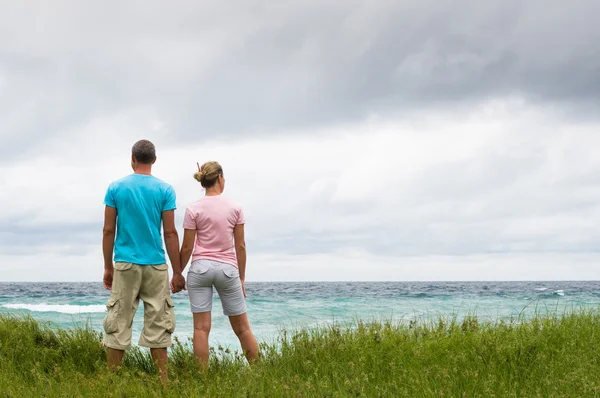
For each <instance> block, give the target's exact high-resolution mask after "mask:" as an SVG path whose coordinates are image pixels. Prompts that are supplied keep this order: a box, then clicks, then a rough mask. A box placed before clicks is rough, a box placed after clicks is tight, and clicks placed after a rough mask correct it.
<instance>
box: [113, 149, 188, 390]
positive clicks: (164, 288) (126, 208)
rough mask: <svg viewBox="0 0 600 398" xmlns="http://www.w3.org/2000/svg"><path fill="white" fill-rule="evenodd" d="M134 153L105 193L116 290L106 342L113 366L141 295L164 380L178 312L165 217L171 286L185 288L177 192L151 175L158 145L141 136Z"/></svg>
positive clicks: (148, 341) (147, 341)
mask: <svg viewBox="0 0 600 398" xmlns="http://www.w3.org/2000/svg"><path fill="white" fill-rule="evenodd" d="M131 152H132V153H131V167H132V169H133V174H130V175H128V176H127V177H124V178H122V179H120V180H117V181H115V182H113V183H112V184H110V186H109V187H108V190H107V192H106V196H105V198H104V204H105V205H106V208H105V214H104V230H103V239H102V251H103V254H104V287H105V288H106V289H109V290H111V294H110V298H109V300H108V304H107V309H108V313H107V314H106V317H105V318H104V322H103V326H104V331H105V335H104V345H105V346H107V347H108V354H107V357H108V358H107V359H108V365H109V367H111V368H113V369H114V368H116V367H117V366H118V365H119V364H120V363H121V360H122V359H123V355H124V354H125V350H127V349H128V348H129V347H130V346H131V334H132V333H131V326H132V323H133V317H134V316H135V312H136V310H137V307H138V304H139V300H140V299H142V301H143V302H144V328H143V329H142V333H141V336H140V340H139V345H140V346H144V347H150V352H151V354H152V358H153V360H154V362H155V363H156V364H157V365H158V368H159V372H160V377H161V380H162V381H163V382H165V381H167V380H168V367H167V347H170V346H171V345H172V343H171V334H172V333H173V331H174V329H175V313H174V311H173V301H172V299H171V294H170V292H169V276H168V267H167V264H166V261H165V252H164V249H163V244H162V240H161V231H160V227H161V221H162V225H163V230H164V241H165V247H166V249H167V253H168V255H169V259H170V261H171V266H172V268H173V279H172V280H171V289H172V290H173V293H176V292H178V291H180V290H181V289H185V280H184V278H183V276H182V274H181V266H180V263H179V237H178V235H177V229H176V228H175V208H176V205H175V191H174V190H173V187H171V185H169V184H167V183H166V182H163V181H161V180H159V179H158V178H156V177H154V176H152V165H153V164H154V162H155V161H156V150H155V148H154V144H152V143H151V142H150V141H148V140H140V141H138V142H136V143H135V144H134V145H133V148H132V150H131ZM115 236H116V239H115ZM113 249H114V265H113Z"/></svg>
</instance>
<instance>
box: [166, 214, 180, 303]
mask: <svg viewBox="0 0 600 398" xmlns="http://www.w3.org/2000/svg"><path fill="white" fill-rule="evenodd" d="M162 220H163V233H164V236H165V248H166V249H167V254H168V255H169V260H170V261H171V267H172V268H173V280H172V281H171V288H172V289H173V292H174V293H175V292H178V291H179V290H181V289H185V280H184V279H183V275H181V264H180V262H179V235H178V234H177V228H175V210H167V211H163V213H162Z"/></svg>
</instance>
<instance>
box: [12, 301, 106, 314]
mask: <svg viewBox="0 0 600 398" xmlns="http://www.w3.org/2000/svg"><path fill="white" fill-rule="evenodd" d="M2 307H4V308H10V309H13V310H28V311H31V312H60V313H63V314H86V313H92V312H105V311H106V306H105V305H103V304H93V305H71V304H23V303H11V304H3V305H2Z"/></svg>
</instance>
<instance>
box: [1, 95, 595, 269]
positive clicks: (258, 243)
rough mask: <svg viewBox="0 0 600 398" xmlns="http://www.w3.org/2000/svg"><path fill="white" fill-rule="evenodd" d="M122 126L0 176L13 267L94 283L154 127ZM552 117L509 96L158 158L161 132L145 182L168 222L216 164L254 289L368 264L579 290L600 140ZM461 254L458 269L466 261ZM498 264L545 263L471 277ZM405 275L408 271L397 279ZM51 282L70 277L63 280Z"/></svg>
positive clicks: (124, 121) (95, 130)
mask: <svg viewBox="0 0 600 398" xmlns="http://www.w3.org/2000/svg"><path fill="white" fill-rule="evenodd" d="M133 115H137V116H131V115H130V116H129V117H123V116H120V115H118V116H115V117H113V118H110V119H104V120H96V121H93V122H92V123H90V124H89V126H88V127H87V128H86V129H85V130H84V131H82V132H81V134H80V135H78V136H77V138H75V139H74V141H70V142H64V143H61V144H55V146H54V147H53V150H52V151H49V152H48V153H46V154H45V155H44V157H40V158H35V159H28V160H27V161H22V162H19V163H15V164H13V165H10V166H8V165H6V166H4V167H2V168H1V169H0V171H1V173H2V175H3V176H4V181H5V185H4V187H3V190H2V192H1V193H0V205H1V206H2V208H3V209H5V210H4V212H3V214H2V219H3V220H5V222H8V221H10V224H9V223H7V227H6V228H4V231H3V236H5V238H4V241H5V242H8V243H7V244H6V245H10V246H13V247H12V249H11V250H12V251H15V250H17V249H18V250H19V253H21V254H22V251H23V248H22V247H21V245H17V246H19V247H18V248H15V247H14V246H15V242H18V241H19V240H22V239H26V236H27V234H28V233H27V231H28V230H31V231H32V233H34V234H35V233H37V234H38V235H36V236H38V241H33V242H29V243H28V244H27V246H26V247H27V248H28V250H29V251H30V253H31V257H27V256H23V257H22V258H21V261H20V262H21V264H23V263H24V262H27V261H29V260H27V259H28V258H31V259H35V258H39V257H40V256H43V257H44V258H45V259H46V260H45V261H46V262H47V263H48V264H51V263H53V261H54V260H50V259H52V258H56V260H55V261H56V262H57V263H58V262H60V263H61V264H65V263H69V262H71V261H76V260H75V259H77V258H80V256H81V255H82V253H83V254H85V256H86V257H85V261H83V263H82V264H81V266H80V269H79V271H78V272H79V273H78V275H80V276H82V277H84V276H86V277H91V276H92V275H93V272H92V270H93V269H94V267H97V266H98V265H97V264H101V257H100V256H101V253H100V230H101V222H102V211H103V205H102V199H103V195H104V192H105V189H106V187H107V185H108V183H109V182H110V181H111V180H114V179H116V178H119V177H121V176H123V175H125V174H128V173H130V169H129V156H130V155H129V153H130V152H129V151H130V147H131V144H132V143H133V142H134V141H135V139H137V138H141V137H142V136H144V135H143V134H142V133H143V132H144V131H150V130H149V129H148V128H149V127H151V126H156V125H157V122H156V120H158V119H156V118H154V117H153V115H151V114H146V113H140V114H133ZM553 115H554V116H551V114H549V113H548V110H547V109H545V108H541V107H539V106H535V105H532V104H527V103H523V102H522V101H515V100H514V99H507V100H506V101H505V102H500V101H494V102H493V103H486V104H482V105H481V106H480V107H478V108H476V109H473V110H470V111H469V112H467V113H463V114H456V113H452V114H450V113H444V112H438V113H436V114H434V117H428V116H427V115H423V114H421V115H415V116H414V117H413V118H411V119H404V120H402V121H394V120H387V121H385V122H382V121H377V120H376V121H366V122H364V123H363V124H360V125H353V126H337V127H333V128H330V129H323V130H322V131H320V132H318V133H316V134H308V135H306V134H304V135H303V134H294V135H291V136H282V137H279V138H274V139H272V140H264V139H254V138H252V137H248V138H247V139H245V140H235V141H234V140H231V141H228V142H223V141H213V142H210V141H209V142H202V141H203V140H198V141H193V140H190V142H188V143H187V144H186V145H184V146H168V147H167V146H166V143H168V131H163V130H162V129H161V128H159V129H158V130H157V131H155V132H154V134H155V136H156V139H155V143H156V144H157V151H158V161H157V163H156V165H155V169H154V174H155V175H156V176H158V177H159V178H162V179H164V180H165V181H168V182H169V183H171V184H172V185H173V186H174V187H175V188H176V191H177V196H178V206H179V211H178V213H177V223H178V226H180V225H181V221H182V215H183V209H184V208H185V206H187V205H188V204H189V203H191V202H193V201H194V200H196V199H197V198H198V197H200V195H202V190H201V188H200V186H199V184H198V183H197V182H196V181H194V180H193V179H192V174H193V172H194V170H195V168H196V162H200V163H202V162H204V161H207V160H218V161H219V162H221V164H222V165H223V167H224V169H225V175H226V180H227V185H226V186H227V188H226V194H227V195H229V196H231V197H232V198H234V199H235V200H237V201H238V202H240V203H241V204H242V205H243V206H244V208H245V212H246V217H247V220H248V225H247V234H248V237H247V239H248V243H249V250H250V253H251V254H250V256H251V258H252V257H254V258H255V259H257V260H256V261H264V263H263V264H262V265H258V264H257V262H256V261H255V260H251V263H252V264H256V265H255V266H256V268H255V270H256V273H255V274H253V278H252V279H254V280H271V279H273V280H283V279H286V277H285V276H286V275H288V276H289V277H290V278H292V279H293V278H300V279H305V276H306V275H307V274H306V273H302V272H300V268H299V267H306V268H305V270H306V271H307V272H308V270H310V269H312V268H311V267H316V268H315V269H318V270H319V274H318V275H319V276H318V277H317V276H315V277H314V278H317V279H323V280H335V279H336V278H337V275H339V273H340V272H341V269H342V268H340V267H343V266H342V264H345V263H347V262H348V264H354V265H352V266H349V267H346V268H344V278H342V279H362V278H368V279H373V278H371V277H368V275H367V274H368V271H367V270H371V269H372V265H371V263H373V264H379V265H377V267H380V268H377V269H378V270H379V271H377V272H376V273H375V275H379V276H378V277H377V278H374V279H386V278H388V277H389V279H402V278H403V275H413V277H414V278H417V279H423V278H425V275H430V276H431V278H434V279H435V278H442V279H448V278H450V279H453V278H454V277H453V275H454V276H461V277H458V279H472V278H471V277H470V275H471V276H472V275H477V276H480V277H485V278H497V277H498V276H500V275H502V276H503V277H504V279H514V278H515V277H517V279H518V276H519V275H530V276H531V277H533V278H545V277H546V276H547V275H556V276H557V277H558V276H561V278H564V277H567V278H569V276H568V275H571V274H569V273H568V272H566V271H565V268H564V267H565V265H564V264H570V265H569V266H568V267H571V266H573V267H574V268H573V276H572V278H574V279H578V278H580V277H583V276H589V275H590V272H593V271H590V270H584V269H582V268H581V267H575V264H576V263H575V262H574V259H576V258H578V257H577V255H576V254H573V253H594V252H595V251H597V247H598V246H597V243H596V242H597V241H598V239H600V233H598V232H597V228H596V226H597V225H598V223H599V222H600V206H598V205H597V203H596V200H595V199H596V198H597V197H598V195H600V178H598V177H596V176H597V175H600V174H599V172H600V170H598V169H599V168H600V165H598V163H597V162H595V161H594V158H595V152H594V151H595V149H594V148H597V147H598V144H599V142H598V141H599V140H600V137H598V136H597V134H596V133H595V132H596V131H597V126H596V125H585V124H584V125H577V124H573V123H572V122H571V121H569V120H566V119H564V118H562V117H561V116H560V115H557V114H553ZM136 135H137V137H136ZM151 138H152V137H151ZM11 220H12V221H11ZM14 228H17V230H14V231H12V232H14V233H12V232H11V229H14ZM46 230H47V231H46ZM53 230H55V231H54V233H55V234H59V235H60V236H62V237H64V239H65V240H66V241H63V242H61V241H60V239H56V236H54V235H52V233H51V231H53ZM15 231H16V232H15ZM44 231H46V232H44ZM6 250H7V251H8V248H7V249H6ZM3 251H4V249H3ZM38 252H39V253H38ZM73 253H74V254H73ZM352 253H355V255H352ZM494 253H496V254H494ZM549 253H550V254H549ZM551 253H554V254H551ZM495 255H497V256H499V257H497V258H496V257H494V256H495ZM590 255H591V254H590ZM273 256H274V257H273ZM348 256H350V257H348ZM519 256H522V257H519ZM532 256H533V257H532ZM536 256H538V257H536ZM540 256H541V257H540ZM553 256H557V257H556V258H554V257H553ZM565 256H566V257H565ZM569 256H574V257H569ZM461 258H464V259H470V260H468V261H467V260H465V261H466V262H465V263H464V264H462V263H461V261H462V260H460V259H461ZM506 258H509V259H511V261H512V260H514V261H517V262H519V263H521V262H522V261H525V262H526V261H527V259H529V258H534V259H535V258H544V259H548V261H549V263H550V265H549V267H554V268H552V269H550V270H548V271H542V269H541V268H540V266H539V265H535V264H532V265H531V267H532V268H531V270H530V271H531V272H525V273H523V272H524V271H523V270H517V268H515V267H514V265H511V264H506V265H505V267H506V268H505V269H506V272H500V271H498V273H497V274H493V273H489V272H488V271H490V270H491V269H492V268H485V267H486V266H485V265H483V264H482V267H483V268H482V269H481V270H480V271H476V270H473V267H474V264H475V262H474V260H473V259H482V261H484V262H488V263H495V262H498V261H505V260H504V259H506ZM519 258H521V260H518V259H519ZM553 258H554V260H553ZM58 259H60V260H58ZM558 259H560V260H561V261H558ZM7 261H13V260H11V259H7ZM32 261H33V260H32ZM536 261H537V260H536ZM284 263H289V264H290V265H289V267H291V268H289V272H284V271H283V270H285V269H287V268H286V266H285V265H284ZM361 263H362V264H365V269H361V267H360V265H359V264H361ZM331 264H337V265H335V267H333V268H331V269H330V268H329V266H330V265H331ZM401 264H404V265H401ZM410 264H414V265H413V266H416V267H417V268H418V270H413V271H407V270H406V269H405V267H411V265H410ZM588 264H589V266H593V265H592V264H593V263H592V262H591V261H590V262H589V263H588ZM445 266H448V267H453V268H452V271H451V272H450V271H448V272H446V271H444V269H445V268H444V267H445ZM278 267H283V268H282V269H281V270H280V269H279V268H278ZM398 267H401V268H402V270H401V271H400V270H399V269H398ZM26 269H27V268H26V267H24V268H16V269H15V270H14V274H13V275H12V276H11V279H24V278H25V279H26V278H30V277H31V276H32V275H35V276H36V277H39V275H40V274H30V273H28V272H27V271H26ZM596 269H597V268H596ZM486 270H487V271H486ZM366 272H367V273H366ZM511 272H514V273H511ZM536 272H538V273H537V274H536ZM53 275H54V276H53V278H56V277H59V278H60V277H64V278H67V277H68V272H66V271H65V273H62V272H61V271H57V272H56V273H55V274H53ZM386 275H387V276H388V277H386ZM536 275H537V276H536ZM311 278H312V276H311ZM309 279H310V278H309Z"/></svg>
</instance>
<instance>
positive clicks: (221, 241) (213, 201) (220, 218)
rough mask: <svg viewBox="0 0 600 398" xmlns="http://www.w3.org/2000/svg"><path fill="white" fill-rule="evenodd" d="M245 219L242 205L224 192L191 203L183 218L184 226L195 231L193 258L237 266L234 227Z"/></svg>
mask: <svg viewBox="0 0 600 398" xmlns="http://www.w3.org/2000/svg"><path fill="white" fill-rule="evenodd" d="M245 222H246V221H245V220H244V212H243V211H242V208H241V207H240V206H238V205H237V204H236V203H235V202H233V201H232V200H230V199H228V198H225V197H223V196H221V195H217V196H204V197H203V198H202V199H200V200H199V201H197V202H194V203H192V204H191V205H190V206H188V208H187V209H186V210H185V216H184V219H183V228H185V229H195V230H196V243H195V245H194V253H193V255H192V261H196V260H200V259H206V260H215V261H220V262H222V263H227V264H231V265H233V266H235V267H237V257H236V255H235V251H234V250H233V246H234V243H233V228H234V227H235V226H236V225H237V224H244V223H245Z"/></svg>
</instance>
